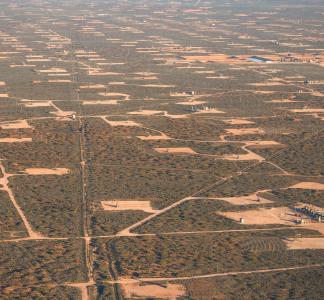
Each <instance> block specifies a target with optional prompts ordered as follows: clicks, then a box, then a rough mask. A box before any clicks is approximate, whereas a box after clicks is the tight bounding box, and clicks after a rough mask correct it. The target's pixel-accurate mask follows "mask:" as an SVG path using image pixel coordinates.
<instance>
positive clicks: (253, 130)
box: [226, 127, 264, 135]
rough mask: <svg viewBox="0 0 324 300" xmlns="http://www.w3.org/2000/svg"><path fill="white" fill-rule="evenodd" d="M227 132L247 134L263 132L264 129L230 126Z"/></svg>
mask: <svg viewBox="0 0 324 300" xmlns="http://www.w3.org/2000/svg"><path fill="white" fill-rule="evenodd" d="M226 131H227V133H229V134H232V135H245V134H263V133H264V130H263V129H261V128H258V127H255V128H228V129H226Z"/></svg>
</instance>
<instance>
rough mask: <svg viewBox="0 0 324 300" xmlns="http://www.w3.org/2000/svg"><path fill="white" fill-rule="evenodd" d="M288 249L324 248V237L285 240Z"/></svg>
mask: <svg viewBox="0 0 324 300" xmlns="http://www.w3.org/2000/svg"><path fill="white" fill-rule="evenodd" d="M284 242H285V243H286V245H287V247H288V249H290V250H302V249H324V237H322V238H321V237H319V238H296V239H289V240H284Z"/></svg>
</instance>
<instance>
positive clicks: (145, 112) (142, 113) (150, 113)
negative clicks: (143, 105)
mask: <svg viewBox="0 0 324 300" xmlns="http://www.w3.org/2000/svg"><path fill="white" fill-rule="evenodd" d="M162 113H164V111H162V110H149V109H143V110H140V111H132V112H129V113H127V114H128V115H138V116H154V115H158V114H162Z"/></svg>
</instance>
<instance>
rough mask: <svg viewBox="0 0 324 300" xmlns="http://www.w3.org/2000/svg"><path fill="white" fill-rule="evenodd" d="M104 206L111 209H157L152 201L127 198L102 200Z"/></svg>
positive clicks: (105, 208)
mask: <svg viewBox="0 0 324 300" xmlns="http://www.w3.org/2000/svg"><path fill="white" fill-rule="evenodd" d="M101 205H102V208H103V209H104V210H109V211H121V210H142V211H145V212H148V213H156V212H157V210H155V209H153V208H152V206H151V203H150V201H136V200H131V201H126V200H117V199H116V200H113V201H101Z"/></svg>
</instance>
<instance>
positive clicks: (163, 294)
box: [121, 282, 186, 300]
mask: <svg viewBox="0 0 324 300" xmlns="http://www.w3.org/2000/svg"><path fill="white" fill-rule="evenodd" d="M121 286H122V289H123V292H124V293H125V298H126V299H137V298H139V297H140V298H141V299H144V298H145V299H155V298H158V299H169V300H176V299H177V298H178V297H180V296H185V295H186V290H185V288H184V286H183V285H181V284H170V283H168V284H166V287H164V286H160V285H157V284H147V283H145V284H144V283H142V284H141V283H140V282H134V283H122V284H121Z"/></svg>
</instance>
